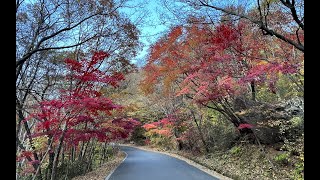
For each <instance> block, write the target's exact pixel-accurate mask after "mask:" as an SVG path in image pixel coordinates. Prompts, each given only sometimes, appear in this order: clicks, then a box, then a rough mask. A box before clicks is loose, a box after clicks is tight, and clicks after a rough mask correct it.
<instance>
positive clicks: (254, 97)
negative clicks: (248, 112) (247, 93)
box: [250, 80, 256, 101]
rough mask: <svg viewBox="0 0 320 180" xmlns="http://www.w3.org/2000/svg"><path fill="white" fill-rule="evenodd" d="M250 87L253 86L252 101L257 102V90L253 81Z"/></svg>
mask: <svg viewBox="0 0 320 180" xmlns="http://www.w3.org/2000/svg"><path fill="white" fill-rule="evenodd" d="M250 86H251V98H252V101H256V89H255V84H254V80H253V81H251V83H250Z"/></svg>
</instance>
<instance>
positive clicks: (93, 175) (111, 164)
mask: <svg viewBox="0 0 320 180" xmlns="http://www.w3.org/2000/svg"><path fill="white" fill-rule="evenodd" d="M125 156H126V154H125V153H124V152H122V151H119V152H118V153H117V154H116V155H115V156H114V157H113V158H112V159H111V160H110V161H108V162H106V163H104V164H103V165H102V166H101V167H98V168H97V169H95V170H93V171H91V172H88V173H86V174H84V175H81V176H77V177H74V178H72V180H104V179H105V178H106V177H107V176H108V175H109V174H110V173H111V172H112V171H113V170H114V169H115V168H116V167H118V165H119V164H121V162H122V160H123V159H124V158H125Z"/></svg>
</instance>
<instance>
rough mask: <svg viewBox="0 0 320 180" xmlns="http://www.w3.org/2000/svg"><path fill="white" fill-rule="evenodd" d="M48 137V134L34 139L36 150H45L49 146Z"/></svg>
mask: <svg viewBox="0 0 320 180" xmlns="http://www.w3.org/2000/svg"><path fill="white" fill-rule="evenodd" d="M47 143H48V137H47V136H39V137H36V138H34V139H33V146H34V147H35V150H36V151H39V150H43V149H44V148H46V147H47Z"/></svg>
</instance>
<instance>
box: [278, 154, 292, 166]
mask: <svg viewBox="0 0 320 180" xmlns="http://www.w3.org/2000/svg"><path fill="white" fill-rule="evenodd" d="M289 156H290V154H289V153H281V154H279V155H276V156H275V157H274V160H275V161H276V162H277V163H278V164H280V165H287V164H288V163H289Z"/></svg>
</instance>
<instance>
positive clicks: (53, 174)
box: [51, 124, 67, 180]
mask: <svg viewBox="0 0 320 180" xmlns="http://www.w3.org/2000/svg"><path fill="white" fill-rule="evenodd" d="M66 130H67V124H65V126H64V128H63V131H62V134H61V136H60V138H59V144H58V147H57V148H56V152H55V155H54V159H53V167H52V173H51V180H55V178H56V173H57V172H56V171H57V167H58V162H59V155H60V152H61V148H62V145H63V140H64V136H65V134H66Z"/></svg>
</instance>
